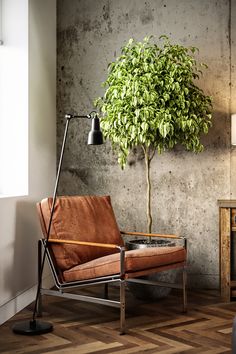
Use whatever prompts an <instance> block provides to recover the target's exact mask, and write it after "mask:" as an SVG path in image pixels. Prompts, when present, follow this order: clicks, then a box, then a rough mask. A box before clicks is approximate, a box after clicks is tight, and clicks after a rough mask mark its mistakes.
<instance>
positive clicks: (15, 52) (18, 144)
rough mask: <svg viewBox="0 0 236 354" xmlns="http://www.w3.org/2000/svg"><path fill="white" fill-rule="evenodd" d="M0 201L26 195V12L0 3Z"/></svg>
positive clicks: (15, 3) (20, 2)
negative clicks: (1, 37) (0, 41)
mask: <svg viewBox="0 0 236 354" xmlns="http://www.w3.org/2000/svg"><path fill="white" fill-rule="evenodd" d="M0 2H2V4H1V5H2V8H1V16H2V17H1V25H2V27H1V28H2V29H3V33H4V45H1V46H0V167H1V168H0V197H5V196H20V195H27V194H28V9H27V5H26V1H25V0H3V1H2V0H0Z"/></svg>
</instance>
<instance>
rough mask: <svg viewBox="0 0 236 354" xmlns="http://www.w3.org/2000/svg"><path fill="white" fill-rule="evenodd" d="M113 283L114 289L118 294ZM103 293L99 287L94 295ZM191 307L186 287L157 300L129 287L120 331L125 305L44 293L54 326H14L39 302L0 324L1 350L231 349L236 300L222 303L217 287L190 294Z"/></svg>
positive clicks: (210, 353) (64, 353) (98, 353)
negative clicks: (23, 332) (32, 331)
mask: <svg viewBox="0 0 236 354" xmlns="http://www.w3.org/2000/svg"><path fill="white" fill-rule="evenodd" d="M117 290H118V289H117V288H116V287H112V286H111V290H110V293H111V295H114V296H116V292H117ZM98 294H101V289H99V288H97V287H94V288H93V289H92V290H90V295H92V296H93V295H98ZM189 299H190V302H189V305H188V308H189V310H188V313H186V314H183V313H182V312H181V293H180V292H178V291H176V292H172V293H171V294H170V295H169V296H168V297H167V298H165V299H161V300H157V301H152V302H148V301H139V300H137V299H135V298H134V297H133V295H132V294H130V293H129V291H127V306H126V307H127V322H126V325H127V334H126V335H124V336H121V335H119V310H118V309H115V308H109V307H105V306H102V305H95V304H88V303H83V302H78V301H74V300H65V299H60V298H56V297H49V296H47V297H46V296H45V297H44V311H43V320H44V321H49V322H51V323H53V326H54V330H53V332H52V333H48V334H45V335H42V336H32V337H31V336H20V335H16V334H14V333H13V332H12V331H11V326H12V325H13V324H14V323H16V322H18V321H20V320H27V319H28V320H29V319H30V318H31V316H32V309H33V304H31V305H30V306H28V307H27V308H26V309H24V310H23V311H21V312H20V313H19V314H17V315H16V316H14V317H13V318H12V319H11V320H9V321H8V322H6V323H5V324H4V325H2V326H0V353H1V354H13V353H16V354H44V353H45V354H46V353H50V354H74V353H78V354H86V353H88V354H89V353H95V354H109V353H110V354H111V353H117V354H119V353H122V354H131V353H148V354H151V353H164V354H172V353H173V354H174V353H179V354H180V353H185V354H195V353H206V354H218V353H219V354H220V353H221V354H223V353H231V335H232V333H231V332H232V322H233V318H234V316H235V315H236V303H235V302H231V303H222V302H221V301H220V297H219V294H218V292H217V291H211V290H200V291H198V292H197V291H194V292H192V293H190V294H189Z"/></svg>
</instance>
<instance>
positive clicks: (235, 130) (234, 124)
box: [231, 113, 236, 145]
mask: <svg viewBox="0 0 236 354" xmlns="http://www.w3.org/2000/svg"><path fill="white" fill-rule="evenodd" d="M231 144H232V145H236V113H234V114H231Z"/></svg>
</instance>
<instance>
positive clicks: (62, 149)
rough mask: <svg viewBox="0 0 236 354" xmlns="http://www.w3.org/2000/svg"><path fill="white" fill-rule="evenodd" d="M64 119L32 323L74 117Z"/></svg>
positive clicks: (67, 116)
mask: <svg viewBox="0 0 236 354" xmlns="http://www.w3.org/2000/svg"><path fill="white" fill-rule="evenodd" d="M79 117H81V118H82V117H83V118H84V116H78V118H79ZM86 117H87V116H86ZM65 118H66V126H65V131H64V137H63V141H62V147H61V154H60V159H59V163H58V168H57V175H56V182H55V187H54V192H53V199H52V208H51V213H50V219H49V223H48V229H47V234H46V240H45V245H44V252H43V257H42V263H41V267H40V270H39V280H38V287H37V293H36V299H35V304H34V312H33V319H32V320H33V322H35V317H36V312H37V307H38V300H39V293H40V288H41V284H42V275H43V268H44V264H45V259H46V248H47V246H48V239H49V235H50V231H51V226H52V218H53V214H54V209H55V203H56V197H57V189H58V182H59V179H60V174H61V165H62V160H63V156H64V151H65V145H66V138H67V133H68V128H69V123H70V120H71V118H74V116H72V115H66V116H65Z"/></svg>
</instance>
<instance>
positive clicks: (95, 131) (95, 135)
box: [12, 111, 103, 335]
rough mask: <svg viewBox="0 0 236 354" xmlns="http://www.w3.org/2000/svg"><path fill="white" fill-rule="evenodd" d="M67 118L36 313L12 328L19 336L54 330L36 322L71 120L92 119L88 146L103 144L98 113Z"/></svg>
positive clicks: (46, 324) (43, 258)
mask: <svg viewBox="0 0 236 354" xmlns="http://www.w3.org/2000/svg"><path fill="white" fill-rule="evenodd" d="M65 118H66V126H65V132H64V137H63V142H62V147H61V154H60V159H59V164H58V169H57V175H56V182H55V187H54V193H53V201H52V209H51V214H50V219H49V224H48V230H47V237H46V240H45V244H44V252H43V257H42V263H41V264H42V265H41V268H40V270H39V280H38V287H37V293H36V298H35V304H34V312H33V315H32V319H31V320H29V321H23V322H19V323H15V324H14V325H13V326H12V330H13V332H14V333H17V334H24V335H36V334H43V333H48V332H51V331H52V330H53V326H52V324H51V323H49V322H43V321H39V320H36V313H37V308H38V301H39V295H40V288H41V284H42V275H43V268H44V264H45V259H46V252H47V251H46V250H47V246H48V239H49V235H50V230H51V225H52V219H53V214H54V207H55V202H56V198H57V187H58V182H59V178H60V173H61V165H62V160H63V155H64V150H65V144H66V138H67V132H68V128H69V124H70V121H71V119H86V118H87V119H92V128H91V131H90V132H89V135H88V145H100V144H102V143H103V136H102V132H101V130H100V122H99V118H98V116H97V113H96V112H94V111H93V112H91V113H90V114H88V115H86V116H81V115H73V114H66V115H65Z"/></svg>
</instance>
